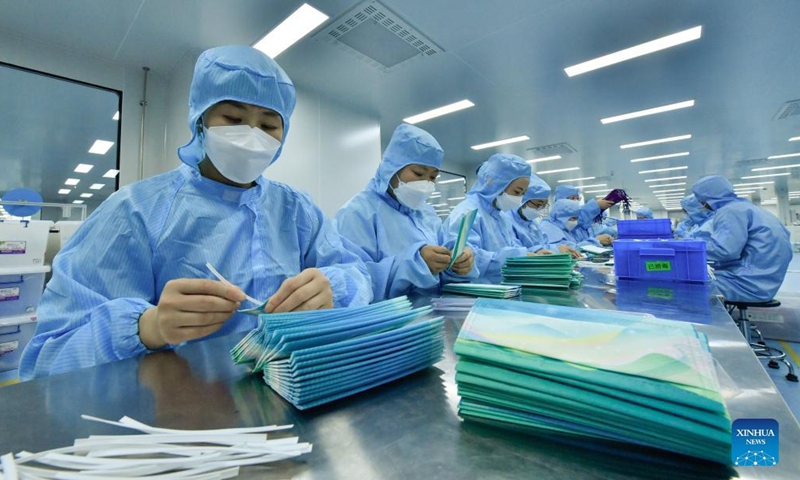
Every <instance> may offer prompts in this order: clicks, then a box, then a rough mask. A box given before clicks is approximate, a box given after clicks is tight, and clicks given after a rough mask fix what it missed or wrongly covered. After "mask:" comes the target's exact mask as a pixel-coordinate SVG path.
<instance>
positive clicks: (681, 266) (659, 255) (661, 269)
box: [614, 220, 708, 283]
mask: <svg viewBox="0 0 800 480" xmlns="http://www.w3.org/2000/svg"><path fill="white" fill-rule="evenodd" d="M640 221H643V220H640ZM614 269H615V271H616V275H617V277H619V278H631V279H645V280H663V281H673V282H701V283H705V282H707V281H708V268H707V267H706V243H705V242H703V241H700V240H615V241H614Z"/></svg>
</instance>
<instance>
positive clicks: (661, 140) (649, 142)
mask: <svg viewBox="0 0 800 480" xmlns="http://www.w3.org/2000/svg"><path fill="white" fill-rule="evenodd" d="M690 138H692V136H691V135H690V134H686V135H678V136H676V137H667V138H658V139H656V140H647V141H646V142H636V143H626V144H625V145H620V146H619V148H621V149H623V150H624V149H626V148H636V147H646V146H647V145H656V144H658V143H667V142H677V141H679V140H688V139H690Z"/></svg>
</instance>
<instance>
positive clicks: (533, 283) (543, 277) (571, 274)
mask: <svg viewBox="0 0 800 480" xmlns="http://www.w3.org/2000/svg"><path fill="white" fill-rule="evenodd" d="M576 262H577V261H576V260H574V259H573V258H572V256H571V255H570V254H568V253H559V254H555V255H534V256H531V257H511V258H508V259H506V263H505V265H504V266H503V268H502V270H501V273H502V275H503V284H505V285H519V286H522V287H544V288H565V289H566V288H580V287H581V282H582V279H583V275H581V274H580V273H578V272H576V271H575V269H574V265H575V263H576Z"/></svg>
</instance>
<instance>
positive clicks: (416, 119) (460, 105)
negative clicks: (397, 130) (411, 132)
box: [403, 99, 475, 125]
mask: <svg viewBox="0 0 800 480" xmlns="http://www.w3.org/2000/svg"><path fill="white" fill-rule="evenodd" d="M474 106H475V104H474V103H472V102H470V101H469V100H466V99H465V100H461V101H460V102H455V103H451V104H450V105H445V106H443V107H439V108H434V109H433V110H428V111H427V112H423V113H420V114H417V115H413V116H410V117H408V118H404V119H403V121H404V122H406V123H410V124H412V125H413V124H415V123H420V122H424V121H425V120H430V119H431V118H436V117H441V116H442V115H447V114H448V113H453V112H457V111H459V110H464V109H465V108H469V107H474Z"/></svg>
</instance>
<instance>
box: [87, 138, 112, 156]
mask: <svg viewBox="0 0 800 480" xmlns="http://www.w3.org/2000/svg"><path fill="white" fill-rule="evenodd" d="M113 146H114V142H109V141H106V140H95V141H94V143H93V144H92V147H91V148H90V149H89V153H94V154H95V155H105V154H106V152H108V151H109V150H110V149H111V147H113Z"/></svg>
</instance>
